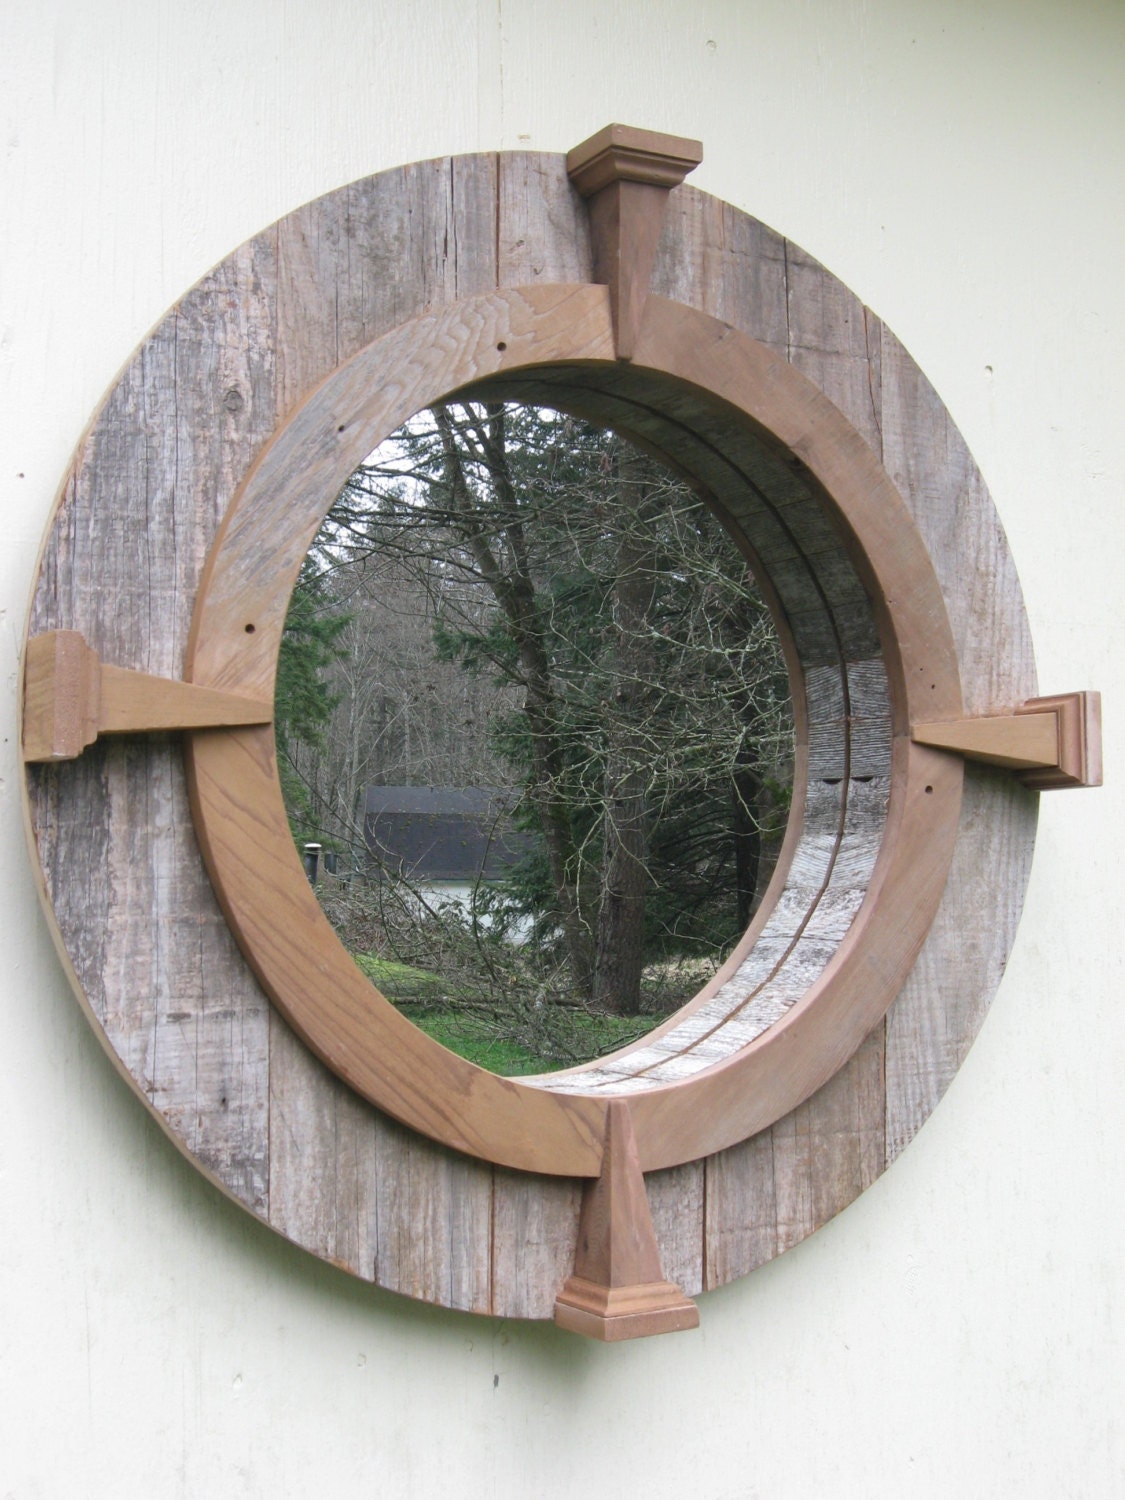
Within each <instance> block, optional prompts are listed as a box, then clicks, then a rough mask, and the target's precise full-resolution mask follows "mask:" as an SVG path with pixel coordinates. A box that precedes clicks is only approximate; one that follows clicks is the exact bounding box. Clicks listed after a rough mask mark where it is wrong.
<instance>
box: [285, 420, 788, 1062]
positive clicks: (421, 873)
mask: <svg viewBox="0 0 1125 1500" xmlns="http://www.w3.org/2000/svg"><path fill="white" fill-rule="evenodd" d="M277 738H278V750H279V764H280V767H281V776H282V786H283V791H284V795H285V801H286V806H287V810H288V813H289V818H290V824H291V827H292V829H293V834H294V838H295V839H296V841H297V843H298V846H299V847H300V848H301V850H302V852H303V854H304V858H305V867H306V871H307V873H308V875H309V878H310V880H311V881H313V883H314V885H315V888H316V891H317V894H318V897H319V899H320V902H321V905H322V907H323V909H324V911H325V913H326V915H327V916H328V918H329V920H330V921H331V922H332V925H333V926H334V928H335V929H336V931H337V933H338V935H339V936H340V938H341V939H342V941H343V942H344V944H345V946H346V947H347V948H348V950H349V951H350V952H351V953H352V954H353V955H354V957H355V959H356V962H357V964H358V965H359V966H360V968H361V969H362V970H363V971H364V973H365V974H367V976H368V977H369V978H370V979H371V980H372V981H373V982H374V983H375V984H376V985H377V986H378V988H379V989H380V990H381V991H382V992H383V994H384V995H386V996H387V997H388V999H390V1000H391V1001H392V1002H394V1003H395V1004H396V1005H397V1006H398V1007H399V1008H400V1009H401V1010H402V1011H403V1012H404V1013H405V1014H406V1015H408V1016H409V1017H410V1019H412V1020H413V1021H414V1022H415V1023H416V1024H417V1025H419V1026H421V1027H422V1028H423V1029H424V1030H426V1031H427V1032H428V1033H429V1034H430V1035H432V1036H433V1037H435V1038H436V1039H437V1040H438V1041H440V1042H442V1043H443V1044H444V1045H446V1046H447V1047H450V1048H451V1049H452V1050H454V1051H456V1052H458V1053H460V1054H461V1055H462V1056H464V1057H466V1058H468V1059H470V1060H471V1061H473V1062H476V1063H478V1064H480V1065H481V1066H483V1067H486V1068H489V1069H491V1070H492V1071H494V1072H497V1073H504V1074H533V1073H541V1072H545V1071H550V1070H554V1069H557V1068H565V1067H569V1066H572V1065H574V1064H576V1063H580V1062H584V1061H586V1060H588V1059H590V1058H593V1057H598V1056H601V1055H603V1054H605V1053H607V1052H609V1051H612V1050H614V1049H615V1048H617V1047H619V1046H622V1045H624V1044H626V1043H629V1042H632V1041H634V1040H636V1039H637V1038H638V1037H640V1036H642V1035H643V1034H644V1033H645V1032H646V1031H648V1030H649V1029H650V1028H651V1027H653V1026H654V1025H657V1024H658V1023H659V1022H661V1021H662V1020H664V1019H665V1018H666V1017H667V1016H668V1015H670V1014H671V1013H672V1012H674V1011H675V1010H677V1009H678V1008H679V1007H680V1006H682V1005H683V1004H684V1003H685V1002H686V1001H687V1000H688V999H689V998H690V997H691V996H692V995H693V994H695V993H696V991H697V990H698V989H699V988H700V987H701V986H702V985H703V984H704V983H705V982H706V981H707V980H708V979H709V978H710V977H711V976H712V975H713V974H714V972H715V971H716V969H717V968H718V966H719V965H720V964H721V962H722V961H723V959H724V957H725V956H726V954H727V953H728V952H729V951H730V949H731V948H732V947H733V945H734V943H735V942H736V941H737V939H738V938H739V937H740V936H741V934H742V933H743V932H744V931H745V928H746V926H747V924H748V922H749V921H750V918H751V916H752V914H753V912H754V909H755V906H756V903H757V901H758V900H759V899H760V897H761V893H762V892H763V891H764V890H765V888H766V885H767V884H768V881H769V876H770V873H771V871H772V868H773V862H774V860H775V859H776V855H777V852H778V850H779V848H780V845H781V840H782V835H783V833H784V827H785V822H786V818H787V814H788V807H789V799H790V788H791V776H792V757H793V716H792V710H791V705H790V699H789V686H788V678H787V673H786V667H785V663H784V659H783V656H782V650H781V644H780V641H779V638H778V635H777V631H776V629H775V627H774V624H773V622H772V619H771V617H770V614H769V612H768V610H767V608H766V607H765V605H764V603H763V601H762V598H761V596H760V594H759V592H758V590H757V588H756V586H755V584H754V580H753V578H752V576H751V574H750V572H749V569H748V567H747V564H746V561H745V559H744V558H743V556H742V555H741V553H740V552H739V551H738V550H737V549H736V547H735V546H734V544H733V542H732V541H731V539H730V537H729V535H728V534H727V532H726V531H725V530H724V528H723V527H722V525H721V524H720V523H719V521H718V520H717V519H716V518H715V516H714V515H713V514H712V512H711V511H710V510H709V508H708V506H707V503H706V500H705V498H704V497H702V496H701V495H700V494H699V493H697V491H696V489H694V488H692V487H691V486H689V485H688V484H687V483H686V482H685V481H684V480H683V479H682V478H680V477H679V476H678V475H677V474H675V473H673V472H672V471H671V470H670V469H668V468H667V467H666V466H665V465H663V464H662V463H660V462H659V461H658V460H656V459H655V458H653V457H651V456H650V455H648V454H647V453H643V452H641V451H640V450H639V449H638V448H636V447H635V446H633V445H632V444H631V443H629V442H628V441H626V440H625V439H623V438H622V437H620V436H618V435H617V434H615V433H613V432H611V431H608V430H606V429H602V428H597V427H594V426H592V425H590V424H589V423H587V422H585V421H582V420H580V419H578V418H575V417H573V416H568V415H565V414H562V413H560V412H557V411H554V410H550V409H546V408H541V407H537V406H530V405H514V404H502V403H497V404H490V405H483V404H463V405H458V404H452V403H450V404H445V405H442V406H439V407H435V408H433V409H432V410H427V411H424V412H421V413H419V414H418V415H417V416H416V417H414V418H412V419H411V421H410V422H408V423H407V424H406V425H405V426H404V427H402V428H400V429H399V431H398V432H396V433H395V434H393V435H392V436H391V437H390V438H388V439H387V441H386V442H384V443H383V444H382V445H381V446H380V447H379V448H378V449H377V450H376V451H375V452H374V453H372V454H371V455H370V456H369V458H368V459H367V460H366V461H365V462H364V463H363V464H362V465H361V466H360V467H359V468H358V469H356V471H355V472H354V473H353V474H352V475H351V477H350V478H349V480H348V482H347V484H346V485H345V487H344V489H343V490H342V491H341V493H340V495H339V496H338V498H337V500H336V502H335V504H334V505H333V507H332V509H331V511H330V512H329V514H328V516H327V519H326V520H325V522H324V524H323V526H322V527H321V529H320V531H319V533H318V535H317V537H316V539H315V541H314V542H313V545H312V547H311V548H310V550H309V553H308V555H307V557H306V560H305V564H304V567H303V569H302V572H301V577H300V580H299V582H298V585H297V588H296V590H295V592H294V594H293V597H292V601H291V604H290V609H289V615H288V620H287V625H286V630H285V635H284V638H283V642H282V648H281V653H280V660H279V667H278V680H277Z"/></svg>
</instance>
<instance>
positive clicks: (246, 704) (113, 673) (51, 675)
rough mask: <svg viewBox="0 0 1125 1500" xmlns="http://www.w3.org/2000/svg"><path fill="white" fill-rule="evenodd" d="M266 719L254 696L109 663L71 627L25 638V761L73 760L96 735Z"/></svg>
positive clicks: (266, 706)
mask: <svg viewBox="0 0 1125 1500" xmlns="http://www.w3.org/2000/svg"><path fill="white" fill-rule="evenodd" d="M272 718H273V706H272V704H270V703H266V702H263V701H261V700H259V699H256V698H243V697H240V696H238V695H237V694H235V693H222V692H218V691H216V690H215V689H213V688H205V687H197V686H196V685H195V684H194V683H191V682H177V681H175V680H174V679H172V678H170V677H150V676H149V675H148V674H147V673H146V672H133V671H130V670H129V669H128V668H126V667H111V666H109V665H107V663H105V662H103V661H101V660H100V658H99V657H98V653H97V652H96V651H95V650H94V649H93V647H91V646H89V645H87V643H86V640H85V638H84V637H83V636H82V635H81V633H80V632H79V631H77V630H52V631H49V632H48V633H47V634H46V635H37V636H33V637H32V639H31V640H29V641H28V643H27V656H26V659H25V662H24V698H23V758H24V760H25V761H45V760H74V759H75V758H76V757H77V756H79V755H81V754H82V752H83V750H85V749H86V747H87V746H88V745H92V744H93V743H94V741H95V740H96V739H97V738H98V736H99V735H100V734H130V733H136V732H143V731H145V730H158V729H212V728H214V729H219V728H231V727H233V726H235V725H242V724H268V723H270V721H271V720H272Z"/></svg>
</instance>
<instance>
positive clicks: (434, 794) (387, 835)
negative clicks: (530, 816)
mask: <svg viewBox="0 0 1125 1500" xmlns="http://www.w3.org/2000/svg"><path fill="white" fill-rule="evenodd" d="M517 799H518V793H517V792H516V791H514V790H512V789H510V788H507V787H490V786H468V787H444V786H371V787H368V788H367V796H366V799H365V804H364V817H363V836H364V839H365V840H366V843H367V847H368V848H369V849H370V850H371V852H372V854H373V855H374V856H375V858H376V860H377V861H378V863H379V864H381V865H383V866H386V867H389V868H390V869H392V870H401V871H402V873H404V874H406V875H409V876H411V877H412V878H414V879H418V878H425V879H429V880H496V879H498V878H500V877H501V876H503V875H504V874H505V873H506V872H507V871H508V870H510V869H511V867H512V866H513V865H514V864H516V863H517V861H518V860H520V859H522V858H523V856H524V855H525V854H526V853H527V852H528V850H529V849H530V848H531V847H532V839H531V836H530V835H529V834H526V833H522V832H520V830H519V829H517V828H514V827H513V826H512V820H511V812H510V810H511V808H513V807H514V806H515V804H516V801H517Z"/></svg>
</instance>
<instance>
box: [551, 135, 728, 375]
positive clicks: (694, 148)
mask: <svg viewBox="0 0 1125 1500" xmlns="http://www.w3.org/2000/svg"><path fill="white" fill-rule="evenodd" d="M702 160H703V147H702V145H701V144H700V142H699V141H692V140H685V139H683V138H682V137H680V136H676V135H662V134H660V132H659V131H655V130H636V129H634V128H633V127H632V126H630V125H607V126H606V127H605V128H604V129H603V130H599V131H598V133H597V134H596V135H592V136H591V137H590V139H589V140H587V141H583V142H582V144H581V145H580V146H575V148H574V150H573V151H570V152H568V154H567V158H566V170H567V174H568V176H569V177H570V180H571V182H573V183H574V186H575V187H576V188H577V189H578V191H579V192H580V193H581V194H582V196H583V197H584V198H588V199H589V200H590V235H591V238H592V240H593V246H594V277H595V280H597V281H599V282H601V283H602V284H603V285H605V286H607V287H608V288H609V305H610V313H611V316H612V318H613V330H614V338H615V342H616V349H617V358H618V359H621V360H629V359H632V357H633V351H634V349H635V348H636V343H637V330H638V328H639V326H640V321H641V314H642V312H643V311H644V305H645V299H646V297H647V296H648V290H649V283H650V281H651V279H652V268H653V265H654V264H655V261H656V247H657V245H658V243H659V241H660V231H661V227H662V226H663V223H664V210H665V208H666V206H667V202H668V194H669V192H671V190H672V188H674V187H678V186H679V184H680V183H681V182H683V180H684V178H685V177H686V176H687V174H688V173H689V172H690V171H692V169H693V168H695V167H697V166H698V165H699V163H700V162H701V161H702Z"/></svg>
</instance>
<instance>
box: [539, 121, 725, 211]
mask: <svg viewBox="0 0 1125 1500" xmlns="http://www.w3.org/2000/svg"><path fill="white" fill-rule="evenodd" d="M702 160H703V143H702V141H695V140H691V139H690V138H689V137H686V136H679V135H665V134H663V132H661V131H659V130H641V129H638V128H637V127H636V126H633V125H605V126H603V127H602V129H601V130H599V131H597V132H596V133H595V134H594V135H592V136H589V137H588V138H587V139H586V140H584V141H582V142H580V143H579V144H578V145H577V146H574V147H573V148H572V149H571V150H570V151H568V152H567V154H566V172H567V176H568V177H569V178H570V180H571V182H573V184H574V186H575V187H576V188H577V189H578V191H579V192H580V193H581V194H582V196H583V198H589V197H591V196H592V194H594V193H597V192H600V190H601V189H602V188H604V187H605V186H607V184H609V183H611V182H641V183H648V184H651V185H652V186H654V187H663V188H669V189H670V188H674V187H676V186H677V185H678V184H679V183H681V182H683V180H684V178H685V177H686V176H687V175H688V173H689V172H691V171H693V170H694V169H695V168H696V167H697V166H698V165H699V163H700V162H701V161H702Z"/></svg>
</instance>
